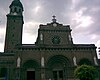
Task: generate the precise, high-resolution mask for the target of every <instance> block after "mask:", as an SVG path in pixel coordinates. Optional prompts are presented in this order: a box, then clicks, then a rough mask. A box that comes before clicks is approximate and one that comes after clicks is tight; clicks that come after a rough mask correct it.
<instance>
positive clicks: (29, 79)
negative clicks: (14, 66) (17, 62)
mask: <svg viewBox="0 0 100 80" xmlns="http://www.w3.org/2000/svg"><path fill="white" fill-rule="evenodd" d="M27 80H35V71H27Z"/></svg>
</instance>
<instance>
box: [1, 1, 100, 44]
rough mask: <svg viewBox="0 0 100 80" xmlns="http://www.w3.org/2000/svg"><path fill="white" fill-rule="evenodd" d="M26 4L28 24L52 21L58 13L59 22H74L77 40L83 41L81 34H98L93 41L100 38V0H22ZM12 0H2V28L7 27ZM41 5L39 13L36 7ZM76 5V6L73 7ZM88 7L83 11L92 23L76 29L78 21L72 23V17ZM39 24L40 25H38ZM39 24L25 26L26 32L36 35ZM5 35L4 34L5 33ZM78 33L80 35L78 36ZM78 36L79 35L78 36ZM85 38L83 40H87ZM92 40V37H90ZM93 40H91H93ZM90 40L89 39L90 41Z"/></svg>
mask: <svg viewBox="0 0 100 80" xmlns="http://www.w3.org/2000/svg"><path fill="white" fill-rule="evenodd" d="M20 1H21V2H22V4H23V6H24V21H25V23H26V24H27V23H28V22H33V23H34V22H36V23H40V24H41V23H44V24H46V23H48V22H51V19H52V15H56V16H57V17H56V18H57V20H58V22H59V23H64V24H72V25H71V28H72V30H73V32H72V33H73V37H75V39H74V40H76V42H82V40H81V41H79V40H80V39H79V40H77V38H78V37H79V38H80V35H84V36H86V38H87V37H88V38H89V37H90V36H92V35H97V36H98V37H97V38H96V39H94V40H93V41H94V42H95V43H96V41H98V40H100V36H99V34H100V28H99V27H100V22H99V21H100V15H99V13H100V0H78V1H79V2H78V3H77V4H75V3H73V2H72V0H20ZM75 1H77V0H75ZM11 2H12V0H0V29H1V27H2V28H5V27H6V26H5V24H6V14H8V13H9V5H10V4H11ZM37 6H39V8H40V9H39V10H38V12H37V13H35V12H34V10H35V9H36V7H37ZM73 6H74V8H73ZM82 8H86V10H84V11H83V14H82V16H90V17H91V18H92V21H93V22H94V23H92V24H91V25H89V26H88V27H86V28H78V29H76V26H78V25H79V24H77V23H76V22H74V23H72V19H73V18H74V16H73V15H74V14H75V13H76V12H78V11H79V10H80V9H82ZM38 26H39V25H38ZM38 26H37V25H31V26H30V27H28V26H25V25H24V27H25V31H24V32H26V33H28V32H30V34H31V35H32V34H33V35H36V34H37V33H36V30H33V29H35V27H36V29H37V27H38ZM79 33H80V35H78V34H79ZM3 35H4V34H3ZM77 35H78V36H77ZM76 36H77V37H76ZM86 38H84V40H83V42H84V41H86V40H85V39H86ZM89 40H90V39H89ZM91 41H92V40H90V42H91ZM0 42H1V43H2V42H3V36H1V37H0ZM88 42H89V41H88Z"/></svg>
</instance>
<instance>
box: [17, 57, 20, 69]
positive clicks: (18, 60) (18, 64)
mask: <svg viewBox="0 0 100 80" xmlns="http://www.w3.org/2000/svg"><path fill="white" fill-rule="evenodd" d="M20 63H21V59H20V57H18V58H17V68H19V67H20Z"/></svg>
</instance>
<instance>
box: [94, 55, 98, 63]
mask: <svg viewBox="0 0 100 80" xmlns="http://www.w3.org/2000/svg"><path fill="white" fill-rule="evenodd" d="M94 63H95V65H98V63H97V60H96V57H95V56H94Z"/></svg>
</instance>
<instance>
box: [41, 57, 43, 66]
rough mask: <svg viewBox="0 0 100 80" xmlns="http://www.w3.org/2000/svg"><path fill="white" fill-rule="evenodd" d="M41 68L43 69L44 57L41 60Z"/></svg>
mask: <svg viewBox="0 0 100 80" xmlns="http://www.w3.org/2000/svg"><path fill="white" fill-rule="evenodd" d="M41 66H42V67H44V57H42V58H41Z"/></svg>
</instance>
